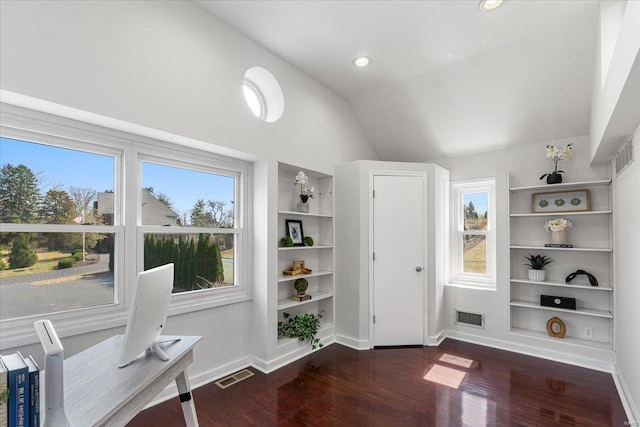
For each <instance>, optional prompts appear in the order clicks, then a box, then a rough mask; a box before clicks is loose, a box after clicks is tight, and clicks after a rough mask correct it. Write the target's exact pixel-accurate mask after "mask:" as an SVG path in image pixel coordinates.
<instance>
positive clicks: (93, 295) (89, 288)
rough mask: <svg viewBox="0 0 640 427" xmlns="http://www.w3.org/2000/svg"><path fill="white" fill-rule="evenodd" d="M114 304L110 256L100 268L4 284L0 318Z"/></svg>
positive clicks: (51, 273)
mask: <svg viewBox="0 0 640 427" xmlns="http://www.w3.org/2000/svg"><path fill="white" fill-rule="evenodd" d="M111 303H113V273H112V272H111V271H109V255H108V254H102V255H100V261H98V262H97V263H96V264H90V265H85V266H82V267H74V268H67V269H63V270H51V271H47V272H44V273H38V274H30V275H27V276H21V277H12V278H10V279H3V280H0V318H2V319H12V318H16V317H25V316H32V315H35V314H41V313H49V312H52V311H65V310H71V309H75V308H81V307H89V306H96V305H103V304H111Z"/></svg>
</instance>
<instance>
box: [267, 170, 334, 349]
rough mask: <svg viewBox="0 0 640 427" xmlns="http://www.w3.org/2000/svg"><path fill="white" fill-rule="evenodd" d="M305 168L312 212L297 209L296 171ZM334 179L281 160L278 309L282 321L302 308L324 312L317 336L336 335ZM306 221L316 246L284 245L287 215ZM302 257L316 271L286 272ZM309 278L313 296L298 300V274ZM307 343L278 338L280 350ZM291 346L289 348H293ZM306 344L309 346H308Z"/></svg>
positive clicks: (304, 227)
mask: <svg viewBox="0 0 640 427" xmlns="http://www.w3.org/2000/svg"><path fill="white" fill-rule="evenodd" d="M298 171H303V172H304V173H305V175H307V176H308V177H309V184H308V186H309V187H315V194H314V198H313V199H310V200H309V212H308V213H306V212H297V211H296V204H297V202H298V201H299V197H298V195H299V188H297V187H296V186H294V180H295V176H296V174H297V173H298ZM333 194H334V180H333V176H331V175H327V174H324V173H320V172H316V171H312V170H309V169H305V168H300V167H297V166H293V165H288V164H285V163H278V211H277V216H278V236H277V242H275V244H276V246H277V258H278V275H277V278H276V283H275V284H274V286H277V292H276V295H277V310H278V316H277V317H278V321H283V320H284V313H289V314H291V315H295V314H302V313H313V314H316V315H317V314H318V313H322V318H321V331H320V333H319V337H320V338H322V337H323V336H333V335H334V332H335V327H334V299H333V296H334V293H335V292H334V286H335V284H334V283H335V279H334V274H333V272H334V265H335V263H334V262H335V260H334V257H335V255H334V241H335V240H334V238H335V237H334V198H333ZM288 219H289V220H299V221H302V231H303V234H304V236H311V238H313V240H314V245H313V246H293V247H282V246H280V238H281V237H284V236H286V234H287V230H286V227H285V222H286V220H288ZM300 260H302V261H304V262H305V267H306V268H309V269H311V270H312V272H311V273H310V274H299V275H296V276H289V275H284V274H283V271H284V270H286V269H288V268H289V267H290V266H291V265H292V263H293V261H300ZM299 278H305V279H307V281H308V282H309V288H308V289H307V291H306V293H307V294H309V295H311V299H310V300H306V301H295V300H293V299H292V298H291V297H293V296H294V295H295V294H296V291H295V290H294V288H293V283H294V282H295V280H296V279H299ZM304 346H307V344H306V343H304V344H303V343H300V342H299V341H298V340H294V339H278V345H277V347H278V348H279V349H283V348H285V347H286V348H287V349H290V350H291V351H296V350H301V349H302V348H304ZM290 347H291V348H290ZM307 347H308V346H307Z"/></svg>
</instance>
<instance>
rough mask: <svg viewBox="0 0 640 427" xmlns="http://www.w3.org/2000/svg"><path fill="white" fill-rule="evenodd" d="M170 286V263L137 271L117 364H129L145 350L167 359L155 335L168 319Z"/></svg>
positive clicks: (157, 334)
mask: <svg viewBox="0 0 640 427" xmlns="http://www.w3.org/2000/svg"><path fill="white" fill-rule="evenodd" d="M172 289H173V264H166V265H162V266H160V267H156V268H152V269H150V270H147V271H143V272H141V273H138V277H137V280H136V284H135V288H134V290H133V299H132V300H131V308H130V310H129V318H128V320H127V327H126V330H125V333H124V341H123V344H122V354H121V356H120V364H119V365H118V367H120V368H123V367H125V366H127V365H129V364H131V363H132V362H133V361H134V360H135V359H137V358H138V357H139V356H140V355H141V354H142V353H143V352H146V351H147V350H151V351H152V352H153V353H155V354H156V356H158V357H159V358H160V359H161V360H164V361H167V360H169V357H168V356H167V355H166V353H165V352H164V351H163V350H162V349H161V348H160V347H159V345H158V344H159V343H160V342H164V341H158V338H159V337H160V334H161V333H162V329H163V328H164V325H165V323H166V321H167V314H168V312H169V304H170V303H171V291H172ZM168 341H177V340H168Z"/></svg>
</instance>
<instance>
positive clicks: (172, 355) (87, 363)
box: [40, 335, 201, 427]
mask: <svg viewBox="0 0 640 427" xmlns="http://www.w3.org/2000/svg"><path fill="white" fill-rule="evenodd" d="M170 338H181V340H180V341H177V342H174V343H165V344H161V345H160V347H161V348H162V349H163V350H164V351H165V352H166V353H167V355H168V356H169V360H168V361H167V362H163V361H161V360H160V359H159V358H158V357H157V356H155V355H149V356H148V357H145V358H139V359H137V360H136V361H135V362H134V363H132V364H131V365H129V366H126V367H124V368H118V362H119V360H120V352H121V351H122V339H123V335H116V336H114V337H112V338H109V339H108V340H106V341H103V342H101V343H100V344H97V345H95V346H93V347H91V348H89V349H87V350H85V351H83V352H81V353H78V354H76V355H74V356H72V357H70V358H68V359H66V360H65V361H64V406H65V412H66V414H67V418H68V419H69V422H70V423H71V425H72V426H74V427H76V426H77V427H88V426H124V425H125V424H126V423H127V422H129V421H131V420H132V419H133V417H135V416H136V414H137V413H138V412H140V411H141V410H142V409H144V407H145V406H146V405H147V404H148V403H149V402H150V401H151V400H152V399H153V398H154V397H156V396H157V395H158V393H160V392H161V391H162V390H163V389H164V388H165V387H166V386H167V385H168V384H169V383H170V382H171V381H173V380H175V381H176V384H177V386H178V392H179V393H180V401H181V402H182V411H183V413H184V416H185V421H186V424H187V426H189V427H197V426H198V418H197V416H196V408H195V404H194V403H193V399H192V398H191V387H190V385H189V379H188V376H187V374H186V369H187V366H189V364H190V363H191V362H192V361H193V347H194V346H195V344H196V343H197V342H198V341H199V340H200V339H201V337H197V336H180V337H178V336H176V337H173V336H163V337H162V339H170ZM41 378H44V375H41ZM40 389H41V390H44V387H42V386H41V388H40ZM40 408H41V412H40V415H41V419H42V420H44V415H45V412H44V410H45V407H44V399H42V401H41V405H40Z"/></svg>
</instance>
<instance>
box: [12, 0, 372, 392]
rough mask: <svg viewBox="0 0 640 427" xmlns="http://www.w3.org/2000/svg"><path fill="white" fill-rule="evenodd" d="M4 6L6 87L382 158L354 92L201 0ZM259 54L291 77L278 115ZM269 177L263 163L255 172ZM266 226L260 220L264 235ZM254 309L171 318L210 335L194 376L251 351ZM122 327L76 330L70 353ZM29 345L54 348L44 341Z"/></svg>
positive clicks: (260, 148) (183, 127) (124, 113)
mask: <svg viewBox="0 0 640 427" xmlns="http://www.w3.org/2000/svg"><path fill="white" fill-rule="evenodd" d="M1 8H2V10H1V11H2V13H1V14H0V19H1V21H0V31H1V32H0V87H1V88H2V89H3V90H6V91H11V92H15V93H19V94H24V95H28V96H31V97H34V98H39V99H42V100H46V101H51V102H54V103H57V104H62V105H65V106H69V107H73V108H76V109H80V110H84V111H88V112H92V113H96V114H100V115H103V116H107V117H112V118H115V119H119V120H124V121H126V122H130V123H135V124H137V125H142V126H146V127H149V128H153V129H158V130H162V131H166V132H170V133H172V134H177V135H181V136H184V137H188V138H192V139H195V140H199V141H204V143H205V145H206V146H210V147H211V150H212V151H218V148H216V147H228V148H233V149H235V150H240V151H243V152H246V153H249V154H251V155H252V157H253V158H262V159H278V160H281V161H286V162H289V163H293V164H298V165H300V166H302V167H306V168H310V169H315V170H319V171H323V172H325V173H333V169H334V165H336V164H338V163H342V162H345V161H350V160H354V159H375V158H377V156H376V154H375V152H374V151H373V149H372V148H371V146H370V144H369V143H368V141H367V140H366V138H365V136H364V133H363V131H362V129H361V128H360V126H359V124H358V123H357V121H356V119H355V117H354V115H353V113H352V111H351V109H350V107H349V106H348V104H347V103H346V102H345V101H344V100H343V99H342V98H340V97H339V96H337V95H336V94H335V93H333V92H332V91H330V90H328V89H327V88H325V87H324V86H322V85H320V84H319V83H317V82H316V81H315V80H313V79H311V78H310V77H309V76H307V75H305V74H303V73H301V72H300V71H298V70H297V69H296V68H294V67H292V66H291V65H289V64H287V63H285V62H284V61H282V60H281V59H280V58H278V57H277V56H275V55H273V54H272V53H270V52H268V51H266V50H265V49H263V48H261V47H259V46H258V45H257V44H255V43H254V42H252V41H250V40H248V39H247V38H245V37H244V36H241V35H240V34H239V33H237V32H236V31H235V30H233V29H231V28H229V27H228V26H226V25H224V24H222V23H220V22H219V21H218V20H217V19H215V18H213V17H212V16H210V15H208V14H206V13H205V12H204V11H203V10H201V9H200V8H199V7H198V6H196V5H194V4H192V3H190V2H183V1H117V2H116V1H91V2H78V1H55V2H53V1H52V2H42V1H2V6H1ZM253 65H261V66H264V67H266V68H268V69H269V70H270V71H271V72H272V73H273V74H274V75H275V76H276V78H277V79H278V80H279V82H280V84H281V86H282V89H283V92H284V96H285V112H284V115H283V116H282V118H281V120H280V121H278V122H276V123H273V124H268V123H265V122H262V121H260V120H258V119H256V118H255V117H253V116H252V114H251V113H250V111H249V108H248V107H247V105H246V104H245V102H244V99H243V96H242V88H241V85H242V79H243V75H244V72H245V71H246V70H247V69H248V68H249V67H251V66H253ZM260 174H264V176H262V175H260ZM263 179H264V180H268V179H269V177H268V176H266V172H265V168H263V167H262V168H261V167H257V168H256V174H254V180H255V181H256V182H260V180H263ZM265 188H267V189H268V188H270V187H268V186H264V187H261V188H260V190H263V189H265ZM260 206H262V207H264V206H267V204H266V201H265V199H264V198H263V199H261V202H260ZM261 233H263V234H261ZM264 233H266V231H264V230H263V229H262V228H260V229H258V228H256V230H255V234H256V239H257V240H256V241H257V242H258V243H259V244H260V247H264V245H265V242H264V240H265V239H266V234H264ZM256 262H257V261H256ZM259 267H260V269H259V271H262V272H263V271H264V270H265V268H264V265H260V266H259ZM256 283H260V284H261V286H266V284H265V283H264V281H256ZM258 291H259V290H256V296H259V295H261V293H260V292H258ZM262 314H263V315H264V313H262ZM253 315H254V313H253V310H252V303H250V302H249V303H240V304H234V305H228V306H224V307H219V308H215V309H210V310H203V311H199V312H194V313H190V314H184V315H179V316H173V317H171V318H170V319H169V321H168V323H167V329H166V332H167V333H170V334H185V335H188V334H191V335H202V336H203V337H204V338H203V341H202V342H201V343H200V344H199V345H198V346H197V347H196V354H195V362H194V364H193V365H192V366H191V368H190V374H191V377H192V378H193V379H194V380H193V383H194V384H196V385H197V383H198V381H200V380H202V381H206V380H207V378H209V379H210V378H211V377H215V376H218V375H219V374H221V373H222V372H224V371H232V370H233V369H235V368H236V367H237V366H241V365H246V364H248V363H249V362H250V356H251V354H252V351H251V350H252V347H253V346H254V343H253V342H251V336H252V335H251V332H252V327H251V325H252V323H251V322H252V318H253ZM122 332H123V328H122V327H119V328H115V329H109V330H104V331H100V332H96V333H91V334H85V335H79V336H75V337H68V338H64V339H63V345H64V346H65V350H66V355H67V356H69V355H72V354H74V353H76V352H78V351H81V350H83V349H85V348H87V347H89V346H91V345H93V344H95V343H97V342H99V341H101V340H103V339H104V338H106V337H109V336H111V335H113V334H116V333H122ZM21 350H23V352H25V353H28V354H34V356H36V357H38V358H41V357H42V354H41V350H40V348H39V345H35V344H34V345H30V346H26V347H24V348H21ZM4 351H12V349H3V352H4Z"/></svg>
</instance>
